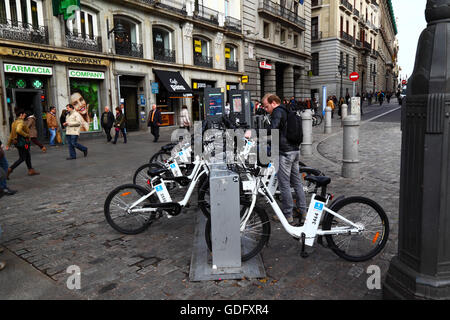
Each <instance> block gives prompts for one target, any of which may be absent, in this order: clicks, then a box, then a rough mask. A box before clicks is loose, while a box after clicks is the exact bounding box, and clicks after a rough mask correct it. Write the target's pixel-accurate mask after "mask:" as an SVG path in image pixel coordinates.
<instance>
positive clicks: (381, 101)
mask: <svg viewBox="0 0 450 320" xmlns="http://www.w3.org/2000/svg"><path fill="white" fill-rule="evenodd" d="M378 101H379V102H380V107H381V106H382V105H383V101H384V93H383V92H382V91H380V93H379V95H378Z"/></svg>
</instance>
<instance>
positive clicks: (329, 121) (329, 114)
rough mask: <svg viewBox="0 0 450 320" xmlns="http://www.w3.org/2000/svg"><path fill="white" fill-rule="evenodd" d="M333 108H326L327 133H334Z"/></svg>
mask: <svg viewBox="0 0 450 320" xmlns="http://www.w3.org/2000/svg"><path fill="white" fill-rule="evenodd" d="M331 111H332V110H331V108H330V107H326V108H325V133H331V132H332V128H331V125H332V124H331Z"/></svg>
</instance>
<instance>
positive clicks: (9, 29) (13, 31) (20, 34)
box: [0, 19, 49, 44]
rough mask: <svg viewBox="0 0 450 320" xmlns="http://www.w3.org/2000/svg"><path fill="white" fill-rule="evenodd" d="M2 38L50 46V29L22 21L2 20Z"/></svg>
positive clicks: (0, 36) (0, 35)
mask: <svg viewBox="0 0 450 320" xmlns="http://www.w3.org/2000/svg"><path fill="white" fill-rule="evenodd" d="M0 38H2V39H7V40H14V41H24V42H32V43H38V44H48V43H49V42H48V27H47V26H36V25H34V26H33V25H32V24H29V23H23V22H20V21H12V20H7V19H0Z"/></svg>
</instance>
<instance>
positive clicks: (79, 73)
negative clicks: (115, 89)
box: [69, 70, 105, 80]
mask: <svg viewBox="0 0 450 320" xmlns="http://www.w3.org/2000/svg"><path fill="white" fill-rule="evenodd" d="M69 78H82V79H100V80H103V79H105V73H104V72H99V71H86V70H69Z"/></svg>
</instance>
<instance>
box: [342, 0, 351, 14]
mask: <svg viewBox="0 0 450 320" xmlns="http://www.w3.org/2000/svg"><path fill="white" fill-rule="evenodd" d="M339 7H340V8H341V9H343V10H345V11H346V12H347V13H348V14H352V13H353V6H352V5H351V4H350V2H348V1H347V0H341V4H340V6H339Z"/></svg>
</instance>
